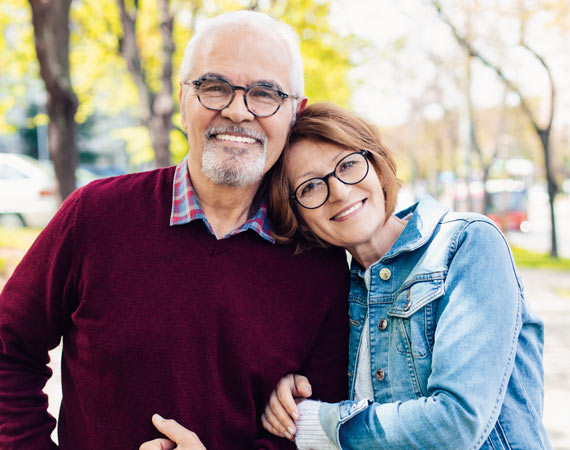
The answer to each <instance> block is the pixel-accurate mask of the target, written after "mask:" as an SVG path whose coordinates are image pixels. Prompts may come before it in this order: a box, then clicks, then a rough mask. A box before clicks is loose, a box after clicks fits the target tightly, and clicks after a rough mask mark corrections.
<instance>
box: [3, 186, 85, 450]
mask: <svg viewBox="0 0 570 450" xmlns="http://www.w3.org/2000/svg"><path fill="white" fill-rule="evenodd" d="M78 197H79V193H77V192H76V193H75V194H73V195H72V196H70V198H69V199H68V200H66V202H65V203H64V204H63V205H62V207H61V208H60V210H59V212H58V213H57V214H56V216H55V217H54V218H53V219H52V221H51V222H50V223H49V224H48V226H47V227H46V228H45V229H44V230H43V231H42V233H41V234H40V235H39V236H38V238H37V239H36V241H35V242H34V244H33V245H32V246H31V248H30V249H29V251H28V252H27V254H26V255H25V256H24V258H23V259H22V261H21V262H20V264H19V265H18V267H17V268H16V270H15V271H14V274H13V275H12V277H11V278H10V279H9V280H8V282H7V284H6V286H5V287H4V290H3V291H2V293H1V294H0V448H5V449H12V448H38V449H39V448H41V449H51V448H57V446H56V445H55V444H54V443H53V442H52V440H51V438H50V434H51V432H52V430H53V429H54V427H55V423H56V421H55V419H54V418H53V417H51V416H50V415H49V414H48V412H47V406H48V401H47V396H46V395H45V394H44V393H43V392H42V389H43V388H44V386H45V383H46V381H47V380H48V378H49V377H50V376H51V370H50V369H49V368H48V367H47V363H48V362H49V356H48V351H49V350H51V349H53V348H55V347H56V346H57V345H58V344H59V342H60V340H61V336H62V334H63V332H64V327H65V325H66V323H67V322H68V321H69V319H70V313H69V311H70V305H71V302H72V299H73V298H74V296H73V292H74V289H73V285H74V282H73V281H74V280H73V274H74V270H73V269H74V268H73V246H74V236H73V235H74V226H75V225H74V222H75V216H76V209H77V203H78Z"/></svg>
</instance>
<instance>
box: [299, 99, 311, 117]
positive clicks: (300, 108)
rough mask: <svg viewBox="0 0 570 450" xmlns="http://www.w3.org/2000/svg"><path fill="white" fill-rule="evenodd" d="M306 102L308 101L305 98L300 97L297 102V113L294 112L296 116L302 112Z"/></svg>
mask: <svg viewBox="0 0 570 450" xmlns="http://www.w3.org/2000/svg"><path fill="white" fill-rule="evenodd" d="M308 101H309V99H308V98H307V97H301V98H300V99H299V101H298V102H297V111H296V113H297V114H299V113H300V112H301V111H303V110H304V109H305V108H306V107H307V102H308Z"/></svg>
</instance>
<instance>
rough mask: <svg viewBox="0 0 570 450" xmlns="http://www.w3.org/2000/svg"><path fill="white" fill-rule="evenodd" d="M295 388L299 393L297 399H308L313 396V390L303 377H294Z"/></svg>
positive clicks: (307, 380)
mask: <svg viewBox="0 0 570 450" xmlns="http://www.w3.org/2000/svg"><path fill="white" fill-rule="evenodd" d="M294 381H295V388H296V390H297V392H298V393H299V395H298V397H305V398H309V397H310V396H311V395H312V394H313V389H312V387H311V383H309V379H308V378H307V377H305V376H303V375H297V374H295V375H294Z"/></svg>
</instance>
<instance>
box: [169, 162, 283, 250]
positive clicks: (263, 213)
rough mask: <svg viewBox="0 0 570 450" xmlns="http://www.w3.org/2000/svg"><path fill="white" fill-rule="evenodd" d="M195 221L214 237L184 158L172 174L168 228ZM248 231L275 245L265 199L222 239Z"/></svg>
mask: <svg viewBox="0 0 570 450" xmlns="http://www.w3.org/2000/svg"><path fill="white" fill-rule="evenodd" d="M197 219H202V220H203V222H204V224H205V225H206V227H207V228H208V230H209V231H210V233H211V234H213V235H214V230H212V227H211V226H210V224H209V223H208V219H206V216H205V215H204V211H203V210H202V208H201V207H200V203H199V202H198V197H196V194H195V193H194V189H192V182H191V181H190V174H189V173H188V161H187V157H186V158H184V159H183V160H182V161H181V162H180V163H179V164H178V165H177V166H176V171H175V172H174V183H173V188H172V212H171V213H170V226H175V225H183V224H185V223H189V222H192V221H193V220H197ZM250 229H251V230H253V231H255V232H256V233H257V234H259V235H260V236H261V237H262V238H263V239H266V240H268V241H269V242H271V243H272V244H274V243H275V238H274V237H273V234H272V233H271V225H270V222H269V217H268V216H267V199H264V200H263V202H262V203H261V206H260V207H259V209H258V210H257V212H256V213H255V214H254V215H253V216H252V217H250V218H249V219H248V220H247V221H246V222H245V223H244V224H243V225H241V226H239V227H237V228H236V229H235V230H233V231H232V232H231V233H229V234H227V235H226V236H224V237H223V239H226V238H229V237H230V236H233V235H234V234H238V233H241V232H242V231H246V230H250Z"/></svg>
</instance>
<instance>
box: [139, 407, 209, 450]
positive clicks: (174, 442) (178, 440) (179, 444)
mask: <svg viewBox="0 0 570 450" xmlns="http://www.w3.org/2000/svg"><path fill="white" fill-rule="evenodd" d="M152 423H153V424H154V426H155V427H156V429H157V430H158V431H160V432H161V433H162V434H164V435H165V436H167V437H168V438H169V439H154V440H152V441H148V442H145V443H144V444H143V445H141V446H140V447H139V450H172V449H174V448H176V449H179V450H206V447H204V445H202V442H200V439H198V436H197V435H196V433H193V432H192V431H190V430H189V429H187V428H184V427H183V426H182V425H180V424H179V423H178V422H176V421H175V420H172V419H170V420H166V419H163V418H162V417H160V416H159V415H158V414H155V415H153V416H152Z"/></svg>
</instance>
